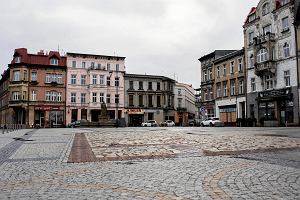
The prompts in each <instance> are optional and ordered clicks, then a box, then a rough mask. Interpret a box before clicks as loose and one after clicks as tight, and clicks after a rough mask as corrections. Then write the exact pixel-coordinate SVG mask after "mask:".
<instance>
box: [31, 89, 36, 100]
mask: <svg viewBox="0 0 300 200" xmlns="http://www.w3.org/2000/svg"><path fill="white" fill-rule="evenodd" d="M31 101H36V91H35V90H32V91H31Z"/></svg>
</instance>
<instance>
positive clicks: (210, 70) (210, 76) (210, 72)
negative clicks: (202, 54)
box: [209, 69, 213, 80]
mask: <svg viewBox="0 0 300 200" xmlns="http://www.w3.org/2000/svg"><path fill="white" fill-rule="evenodd" d="M212 79H213V76H212V69H209V80H212Z"/></svg>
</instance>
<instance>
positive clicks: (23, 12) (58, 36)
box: [0, 0, 259, 88]
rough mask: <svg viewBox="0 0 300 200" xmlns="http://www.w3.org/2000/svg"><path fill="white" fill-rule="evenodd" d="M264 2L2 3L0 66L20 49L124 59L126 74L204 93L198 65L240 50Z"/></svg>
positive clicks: (67, 0)
mask: <svg viewBox="0 0 300 200" xmlns="http://www.w3.org/2000/svg"><path fill="white" fill-rule="evenodd" d="M258 2H259V0H85V1H75V0H62V1H59V0H51V1H50V0H39V1H37V0H26V1H25V0H15V1H12V0H0V3H1V7H0V24H1V27H0V47H1V48H0V66H1V71H3V70H4V69H5V68H6V67H7V64H8V63H10V61H11V59H12V56H13V52H14V49H15V48H21V47H25V48H27V49H28V51H29V52H30V53H36V52H37V51H39V50H41V49H43V50H45V51H50V50H57V49H58V45H59V48H60V50H61V51H62V50H63V51H64V52H77V53H91V54H102V55H118V56H125V57H126V71H127V72H128V73H139V74H145V73H146V74H154V75H164V76H168V77H170V78H174V77H175V78H176V80H178V81H179V82H184V83H189V84H193V87H194V88H197V87H199V85H200V62H199V61H198V58H200V57H201V56H203V55H205V54H207V53H210V52H211V51H213V50H214V49H240V48H242V46H243V29H242V25H243V22H244V20H245V18H246V16H247V14H248V13H249V11H250V9H251V7H253V6H256V5H257V3H258Z"/></svg>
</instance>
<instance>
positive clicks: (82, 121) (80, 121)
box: [68, 119, 89, 128]
mask: <svg viewBox="0 0 300 200" xmlns="http://www.w3.org/2000/svg"><path fill="white" fill-rule="evenodd" d="M86 122H89V121H88V120H84V119H83V120H77V121H74V122H72V123H70V124H68V127H69V128H76V127H80V125H81V123H86Z"/></svg>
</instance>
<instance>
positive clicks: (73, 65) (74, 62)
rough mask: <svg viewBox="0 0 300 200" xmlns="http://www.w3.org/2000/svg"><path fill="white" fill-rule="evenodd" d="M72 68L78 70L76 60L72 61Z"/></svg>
mask: <svg viewBox="0 0 300 200" xmlns="http://www.w3.org/2000/svg"><path fill="white" fill-rule="evenodd" d="M72 67H73V68H76V61H75V60H73V61H72Z"/></svg>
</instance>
